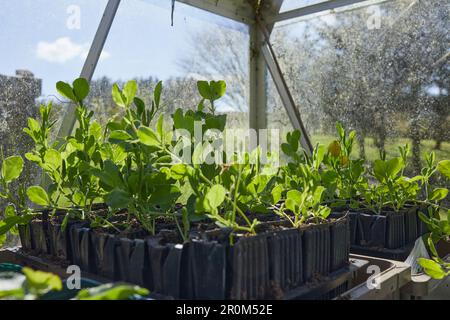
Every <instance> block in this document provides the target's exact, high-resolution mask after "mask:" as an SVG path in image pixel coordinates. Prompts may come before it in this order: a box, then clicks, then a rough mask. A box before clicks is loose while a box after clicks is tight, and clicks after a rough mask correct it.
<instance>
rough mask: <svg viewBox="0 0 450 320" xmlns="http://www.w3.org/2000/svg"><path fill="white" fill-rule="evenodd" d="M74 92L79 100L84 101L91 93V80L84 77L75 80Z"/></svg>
mask: <svg viewBox="0 0 450 320" xmlns="http://www.w3.org/2000/svg"><path fill="white" fill-rule="evenodd" d="M73 93H74V94H75V96H76V98H77V99H78V101H83V100H84V99H85V98H86V97H87V96H88V94H89V82H88V81H87V80H86V79H84V78H78V79H76V80H75V81H74V82H73Z"/></svg>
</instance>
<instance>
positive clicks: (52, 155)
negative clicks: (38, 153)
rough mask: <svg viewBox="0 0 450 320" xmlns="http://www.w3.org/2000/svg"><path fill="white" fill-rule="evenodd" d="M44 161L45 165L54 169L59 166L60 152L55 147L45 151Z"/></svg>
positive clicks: (60, 160)
mask: <svg viewBox="0 0 450 320" xmlns="http://www.w3.org/2000/svg"><path fill="white" fill-rule="evenodd" d="M44 162H45V165H46V166H47V167H49V168H51V169H53V170H56V169H58V168H59V167H60V166H61V162H62V158H61V154H60V153H59V152H58V151H56V150H55V149H49V150H47V151H46V152H45V155H44Z"/></svg>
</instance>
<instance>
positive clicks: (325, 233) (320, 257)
mask: <svg viewBox="0 0 450 320" xmlns="http://www.w3.org/2000/svg"><path fill="white" fill-rule="evenodd" d="M330 253H331V241H330V225H329V224H320V225H313V226H310V227H308V228H307V229H305V231H304V233H303V257H304V260H303V278H304V280H305V281H310V280H312V279H313V278H318V277H321V276H326V275H328V274H329V273H330V267H331V261H330V256H331V254H330Z"/></svg>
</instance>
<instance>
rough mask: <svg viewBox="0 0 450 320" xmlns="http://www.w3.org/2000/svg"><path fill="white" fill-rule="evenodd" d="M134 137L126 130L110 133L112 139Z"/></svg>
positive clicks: (121, 139)
mask: <svg viewBox="0 0 450 320" xmlns="http://www.w3.org/2000/svg"><path fill="white" fill-rule="evenodd" d="M132 139H133V137H132V136H131V135H130V134H128V132H126V131H124V130H116V131H112V132H111V134H110V135H109V140H110V141H126V140H132Z"/></svg>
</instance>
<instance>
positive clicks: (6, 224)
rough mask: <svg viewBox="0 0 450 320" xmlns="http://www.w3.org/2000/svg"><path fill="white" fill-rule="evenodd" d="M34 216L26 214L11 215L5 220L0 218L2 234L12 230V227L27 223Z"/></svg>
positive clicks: (0, 231)
mask: <svg viewBox="0 0 450 320" xmlns="http://www.w3.org/2000/svg"><path fill="white" fill-rule="evenodd" d="M32 218H33V216H32V215H25V216H17V215H14V216H9V217H6V218H4V219H3V220H0V235H4V234H5V233H7V232H8V231H11V229H13V228H15V226H16V225H18V224H19V225H25V224H28V223H29V222H30V221H31V219H32Z"/></svg>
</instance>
